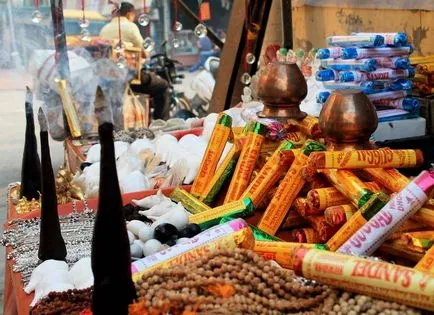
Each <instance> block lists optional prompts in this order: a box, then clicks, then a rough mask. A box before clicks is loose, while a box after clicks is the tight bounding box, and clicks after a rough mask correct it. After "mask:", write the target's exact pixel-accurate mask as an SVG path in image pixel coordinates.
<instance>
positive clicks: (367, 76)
mask: <svg viewBox="0 0 434 315" xmlns="http://www.w3.org/2000/svg"><path fill="white" fill-rule="evenodd" d="M362 60H364V59H361V60H360V61H362ZM368 60H370V59H368ZM375 60H376V59H375ZM415 74H416V72H415V70H414V68H408V69H386V68H382V69H377V70H375V71H372V72H360V71H341V72H340V73H339V75H338V80H339V81H341V82H362V81H368V80H369V81H373V80H395V79H407V78H411V77H414V75H415Z"/></svg>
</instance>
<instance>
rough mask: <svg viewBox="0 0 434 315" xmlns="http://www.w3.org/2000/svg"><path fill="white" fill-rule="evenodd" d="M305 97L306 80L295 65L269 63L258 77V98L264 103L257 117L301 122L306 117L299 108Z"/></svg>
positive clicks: (278, 62)
mask: <svg viewBox="0 0 434 315" xmlns="http://www.w3.org/2000/svg"><path fill="white" fill-rule="evenodd" d="M306 95H307V84H306V80H305V78H304V76H303V74H302V72H301V71H300V69H299V68H298V66H297V65H296V64H295V63H289V62H280V61H274V62H271V63H269V64H268V65H267V66H266V68H265V69H264V71H262V73H261V76H260V77H259V89H258V96H259V98H260V99H261V100H262V101H263V103H264V110H263V111H262V112H261V113H259V117H264V118H272V119H277V120H280V121H284V122H286V120H287V119H291V118H292V119H297V120H301V119H303V118H305V117H306V115H307V114H306V113H304V112H302V111H300V107H299V106H300V103H301V101H303V99H304V98H305V97H306Z"/></svg>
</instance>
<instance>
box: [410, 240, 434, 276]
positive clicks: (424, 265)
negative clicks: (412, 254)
mask: <svg viewBox="0 0 434 315" xmlns="http://www.w3.org/2000/svg"><path fill="white" fill-rule="evenodd" d="M414 269H416V270H419V271H423V272H427V273H430V274H431V275H434V246H431V248H430V249H429V250H428V251H427V252H426V253H425V255H424V256H423V258H422V259H421V260H420V261H419V262H418V263H417V265H416V266H415V267H414Z"/></svg>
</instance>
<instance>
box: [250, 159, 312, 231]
mask: <svg viewBox="0 0 434 315" xmlns="http://www.w3.org/2000/svg"><path fill="white" fill-rule="evenodd" d="M307 161H308V157H307V156H306V155H304V154H303V153H301V152H300V151H298V152H297V154H296V157H295V160H294V162H293V163H292V165H291V167H290V168H289V170H288V172H287V173H286V175H285V177H284V178H283V179H282V181H281V182H280V184H279V187H278V189H277V191H276V194H275V195H274V197H273V199H272V200H271V202H270V204H269V205H268V207H267V210H266V211H265V213H264V215H263V216H262V218H261V221H260V222H259V224H258V228H259V229H261V230H263V231H264V232H266V233H268V234H271V235H274V234H276V232H277V230H278V229H279V226H280V225H281V224H282V222H283V220H284V219H285V216H286V214H287V213H288V210H289V207H290V206H291V204H292V203H293V202H294V200H295V198H296V197H297V195H298V193H299V192H300V190H301V189H302V188H303V185H304V182H305V181H304V179H303V176H302V175H301V171H302V169H303V167H305V166H306V165H307Z"/></svg>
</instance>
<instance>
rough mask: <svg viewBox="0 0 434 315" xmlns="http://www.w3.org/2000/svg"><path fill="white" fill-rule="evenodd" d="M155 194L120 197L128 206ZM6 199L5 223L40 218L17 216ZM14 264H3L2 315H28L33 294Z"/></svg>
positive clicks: (66, 210)
mask: <svg viewBox="0 0 434 315" xmlns="http://www.w3.org/2000/svg"><path fill="white" fill-rule="evenodd" d="M184 189H186V190H187V191H189V190H190V186H185V187H184ZM172 190H173V189H172V188H169V189H163V190H162V192H163V193H164V194H165V195H170V193H171V192H172ZM156 193H157V190H149V191H145V192H135V193H129V194H124V195H123V196H122V198H123V202H124V204H128V203H130V202H131V200H133V199H142V198H144V197H146V196H151V195H154V194H156ZM7 197H8V204H9V208H8V212H7V221H10V220H14V219H30V218H34V217H38V216H40V210H35V211H33V212H31V213H27V214H18V213H17V212H16V211H15V206H14V204H13V202H12V198H11V196H10V194H9V195H8V196H7ZM97 206H98V199H92V200H89V201H88V207H89V208H90V209H97ZM84 208H85V205H84V203H83V202H77V211H79V212H81V211H83V210H84ZM58 209H59V214H60V215H61V216H66V215H68V214H70V213H71V212H72V211H73V207H72V203H68V204H64V205H59V208H58ZM11 250H12V249H11V248H10V247H7V248H6V256H7V255H8V254H9V253H10V252H11ZM13 267H14V262H13V260H11V259H8V260H6V263H5V287H4V305H3V314H7V315H15V314H19V315H24V314H25V315H28V314H29V309H30V303H31V302H32V300H33V293H32V294H26V293H25V292H24V285H23V282H22V278H21V274H20V273H18V272H14V271H13Z"/></svg>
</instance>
